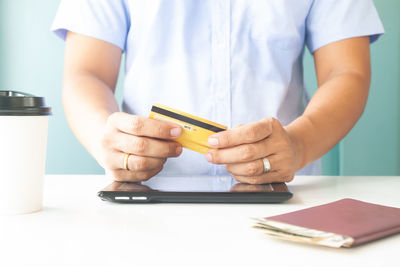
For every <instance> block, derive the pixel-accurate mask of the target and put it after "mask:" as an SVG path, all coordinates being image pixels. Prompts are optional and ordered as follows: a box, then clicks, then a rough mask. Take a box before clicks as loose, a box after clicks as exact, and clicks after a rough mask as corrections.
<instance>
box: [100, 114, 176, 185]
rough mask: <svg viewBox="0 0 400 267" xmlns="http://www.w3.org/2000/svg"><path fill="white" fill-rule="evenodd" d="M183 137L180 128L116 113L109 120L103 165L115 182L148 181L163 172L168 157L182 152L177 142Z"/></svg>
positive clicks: (105, 135)
mask: <svg viewBox="0 0 400 267" xmlns="http://www.w3.org/2000/svg"><path fill="white" fill-rule="evenodd" d="M181 134H182V128H181V127H180V126H179V125H176V124H173V123H169V122H164V121H158V120H154V119H150V118H146V117H141V116H136V115H130V114H127V113H123V112H115V113H113V114H111V115H110V116H109V117H108V119H107V124H106V129H105V131H104V134H103V137H102V140H101V151H102V155H101V156H100V164H101V165H102V167H103V168H104V169H105V170H106V173H107V174H109V175H111V176H112V177H113V178H114V179H115V180H116V181H126V182H139V181H145V180H148V179H150V178H151V177H153V176H154V175H156V174H157V173H159V172H160V171H161V170H162V168H163V165H164V163H165V162H166V160H167V158H169V157H178V156H179V155H180V154H181V153H182V145H181V144H179V143H177V142H175V141H174V139H176V138H177V137H179V136H180V135H181ZM127 154H130V156H129V157H128V162H127V167H128V169H125V166H124V165H125V164H124V163H125V158H126V155H127Z"/></svg>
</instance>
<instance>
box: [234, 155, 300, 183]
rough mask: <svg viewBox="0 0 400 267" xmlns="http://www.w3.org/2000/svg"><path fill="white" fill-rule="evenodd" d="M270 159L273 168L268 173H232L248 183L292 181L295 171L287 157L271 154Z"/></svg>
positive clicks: (238, 179)
mask: <svg viewBox="0 0 400 267" xmlns="http://www.w3.org/2000/svg"><path fill="white" fill-rule="evenodd" d="M268 160H269V161H270V163H271V170H270V171H269V172H268V173H262V174H260V175H240V174H238V175H235V174H232V175H233V177H234V178H235V179H236V180H237V181H238V182H241V183H248V184H266V183H274V182H290V181H292V180H293V178H294V173H295V171H294V169H292V167H291V164H290V162H288V161H287V159H286V158H285V157H281V156H278V155H271V156H269V157H268ZM260 161H261V160H260Z"/></svg>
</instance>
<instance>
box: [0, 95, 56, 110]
mask: <svg viewBox="0 0 400 267" xmlns="http://www.w3.org/2000/svg"><path fill="white" fill-rule="evenodd" d="M51 114H52V113H51V108H50V107H46V106H45V101H44V97H37V96H33V95H30V94H26V93H21V92H16V91H2V90H0V116H44V115H51Z"/></svg>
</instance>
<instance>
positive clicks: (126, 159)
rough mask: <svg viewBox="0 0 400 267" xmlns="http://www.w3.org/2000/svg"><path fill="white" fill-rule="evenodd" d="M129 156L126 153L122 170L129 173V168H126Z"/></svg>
mask: <svg viewBox="0 0 400 267" xmlns="http://www.w3.org/2000/svg"><path fill="white" fill-rule="evenodd" d="M130 156H131V154H129V153H126V154H125V157H124V169H125V170H127V171H129V166H128V162H129V157H130Z"/></svg>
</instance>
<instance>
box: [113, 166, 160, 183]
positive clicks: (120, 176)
mask: <svg viewBox="0 0 400 267" xmlns="http://www.w3.org/2000/svg"><path fill="white" fill-rule="evenodd" d="M161 170H162V167H161V168H158V169H154V170H151V171H146V172H134V171H127V170H113V171H110V172H109V174H110V175H111V176H112V177H113V178H114V180H115V181H117V182H142V181H147V180H149V179H150V178H151V177H153V176H155V175H157V174H158V173H159V172H160V171H161Z"/></svg>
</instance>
